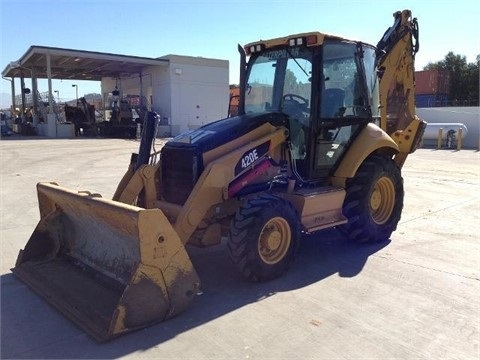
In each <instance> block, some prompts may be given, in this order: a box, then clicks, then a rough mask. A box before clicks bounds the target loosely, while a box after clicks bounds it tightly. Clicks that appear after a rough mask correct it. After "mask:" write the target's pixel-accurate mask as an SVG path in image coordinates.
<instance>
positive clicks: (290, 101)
mask: <svg viewBox="0 0 480 360" xmlns="http://www.w3.org/2000/svg"><path fill="white" fill-rule="evenodd" d="M282 108H283V111H284V112H285V113H286V114H288V115H290V116H295V115H299V114H302V113H303V112H308V110H307V109H308V99H305V98H304V97H302V96H300V95H297V94H285V95H283V106H282Z"/></svg>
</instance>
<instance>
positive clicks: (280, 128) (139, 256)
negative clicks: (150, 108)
mask: <svg viewBox="0 0 480 360" xmlns="http://www.w3.org/2000/svg"><path fill="white" fill-rule="evenodd" d="M239 51H240V58H241V71H240V98H239V105H238V115H237V116H234V117H228V118H225V119H222V120H218V121H216V122H212V123H209V124H207V125H204V126H203V127H201V128H199V129H196V130H193V131H190V132H187V133H185V134H181V135H179V136H177V137H175V138H173V139H172V140H170V141H169V142H167V143H166V144H165V145H164V146H163V147H162V149H161V151H160V152H159V153H156V152H152V150H151V149H152V142H153V141H154V138H155V128H156V125H157V122H158V121H157V117H156V116H155V114H154V113H151V112H150V113H148V115H147V116H146V118H145V123H144V130H143V137H142V140H141V142H140V149H139V152H138V154H132V160H131V163H130V165H129V167H128V170H127V172H126V173H125V175H124V177H123V178H122V179H121V181H120V183H119V185H118V187H117V190H116V192H115V194H114V196H113V199H111V200H110V199H105V198H102V197H101V196H100V195H98V194H92V193H90V192H88V191H73V190H69V189H67V188H64V187H61V186H59V185H58V184H56V183H39V184H38V185H37V193H38V201H39V207H40V217H41V219H40V222H39V223H38V225H37V227H36V229H35V230H34V232H33V234H32V235H31V238H30V239H29V241H28V243H27V245H26V247H25V249H24V250H21V251H20V254H19V256H18V259H17V262H16V265H15V267H14V268H13V269H12V271H13V272H14V274H15V275H17V276H18V277H19V278H20V279H21V280H23V281H24V282H25V283H27V284H28V285H29V286H30V287H31V288H33V289H34V290H35V291H36V292H38V294H39V295H41V296H42V297H44V298H45V299H46V300H47V301H48V302H49V303H50V304H52V305H53V306H55V307H56V308H57V309H59V310H60V311H61V312H63V313H64V314H65V315H66V316H68V317H69V318H70V319H72V320H73V321H74V322H75V323H76V324H78V325H79V326H81V327H82V328H83V329H84V330H85V331H87V332H88V333H90V334H91V335H92V336H94V337H95V338H96V339H97V340H99V341H104V340H108V339H111V338H113V337H116V336H118V335H120V334H124V333H126V332H128V331H132V330H134V329H138V328H142V327H145V326H148V325H151V324H154V323H157V322H160V321H163V320H165V319H168V318H170V317H172V316H174V315H176V314H178V313H180V312H182V311H183V310H184V309H185V308H186V307H187V306H188V304H189V303H190V302H191V301H192V300H193V299H194V298H195V296H196V294H197V293H198V292H199V289H200V280H199V277H198V275H197V273H196V271H195V269H194V266H193V264H192V262H191V261H190V258H189V255H188V253H187V250H186V245H196V246H200V247H207V246H214V245H217V244H220V243H221V242H222V241H224V242H225V243H226V248H227V249H228V254H229V257H230V258H231V260H232V264H233V266H234V267H236V268H237V269H238V271H239V273H240V274H241V275H242V276H243V277H244V278H245V279H247V280H250V281H267V280H271V279H275V278H277V277H279V276H281V275H282V274H283V273H284V272H285V271H287V269H288V268H289V266H290V265H291V263H292V261H293V259H294V256H295V252H296V250H297V248H298V246H299V242H300V237H301V235H302V234H304V233H312V232H316V231H318V230H321V229H326V228H332V227H337V228H338V229H340V230H341V231H342V232H343V233H344V234H345V236H346V237H348V238H349V239H350V240H352V241H355V242H378V241H383V240H386V239H388V238H389V237H390V236H391V234H392V232H393V231H394V230H395V229H396V227H397V224H398V222H399V220H400V216H401V212H402V208H403V199H404V189H403V179H402V176H401V168H402V166H403V164H404V162H405V160H406V158H407V156H408V154H410V153H412V152H413V151H415V149H416V147H417V146H418V144H419V142H420V139H421V137H422V134H423V131H424V129H425V125H426V124H425V122H424V121H422V120H420V119H419V118H418V117H417V116H416V115H415V106H414V78H413V76H414V56H415V53H416V52H417V51H418V26H417V21H416V19H413V18H412V16H411V12H410V11H409V10H404V11H399V12H396V13H395V14H394V24H393V25H392V26H391V27H390V28H388V30H387V31H386V32H385V34H384V35H383V37H382V38H381V40H380V42H379V43H378V45H377V46H376V47H375V46H372V45H368V44H366V43H363V42H360V41H352V40H347V39H343V38H341V37H338V36H332V35H327V34H323V33H319V32H309V33H302V34H297V35H291V36H286V37H281V38H275V39H271V40H261V41H256V42H252V43H250V44H247V45H245V46H244V47H243V48H242V47H241V46H239ZM247 57H248V58H249V60H248V62H247Z"/></svg>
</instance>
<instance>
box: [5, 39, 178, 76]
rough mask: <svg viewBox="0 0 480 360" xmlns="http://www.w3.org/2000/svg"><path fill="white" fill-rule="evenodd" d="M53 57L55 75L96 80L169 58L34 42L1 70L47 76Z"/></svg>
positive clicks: (136, 69) (160, 62) (164, 62)
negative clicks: (48, 63)
mask: <svg viewBox="0 0 480 360" xmlns="http://www.w3.org/2000/svg"><path fill="white" fill-rule="evenodd" d="M48 56H49V57H50V68H51V76H50V77H51V78H52V79H64V80H97V81H100V80H101V79H102V78H103V77H122V76H128V75H131V74H138V73H140V72H141V71H142V69H143V68H144V67H145V66H149V65H157V66H158V65H164V66H167V65H168V63H169V60H168V59H166V58H148V57H140V56H130V55H119V54H111V53H102V52H96V51H85V50H74V49H64V48H57V47H47V46H37V45H33V46H30V48H29V49H28V50H27V52H26V53H25V54H24V55H23V56H22V57H21V58H20V59H19V60H17V61H12V62H10V63H9V64H8V65H7V66H6V67H5V69H4V70H3V71H2V76H3V77H20V76H22V75H23V77H25V78H30V77H36V78H39V79H41V78H48V67H47V61H48Z"/></svg>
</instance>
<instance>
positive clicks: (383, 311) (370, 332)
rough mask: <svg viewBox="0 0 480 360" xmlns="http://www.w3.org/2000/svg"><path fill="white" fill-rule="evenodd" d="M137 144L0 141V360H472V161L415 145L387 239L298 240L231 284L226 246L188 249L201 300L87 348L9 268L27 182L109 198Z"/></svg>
mask: <svg viewBox="0 0 480 360" xmlns="http://www.w3.org/2000/svg"><path fill="white" fill-rule="evenodd" d="M137 148H138V142H136V141H132V140H120V139H65V140H60V139H37V138H34V139H21V140H15V139H10V140H2V141H0V151H1V153H0V154H1V164H0V165H1V167H0V179H1V186H0V203H1V207H0V209H1V224H0V243H1V263H0V279H1V288H0V290H1V319H0V322H1V328H0V329H1V358H2V359H9V358H12V359H13V358H14V359H20V358H22V359H25V358H32V359H33V358H35V359H39V358H48V359H60V358H62V359H63V358H71V359H99V358H128V359H152V358H162V359H462V360H466V359H478V358H479V357H480V280H479V279H480V262H479V261H480V260H479V258H480V234H479V230H480V228H479V225H478V224H479V223H480V201H479V200H480V192H479V190H480V153H479V152H476V151H472V150H462V151H459V152H456V151H449V150H441V151H436V150H429V149H420V150H418V151H417V152H416V153H415V154H413V155H411V156H410V157H409V159H407V162H406V165H405V167H404V171H403V176H404V182H405V194H406V195H405V207H404V212H403V216H402V220H401V222H400V224H399V227H398V229H397V231H396V232H395V233H394V234H393V235H392V239H391V241H389V242H386V243H382V244H375V245H366V246H356V245H350V244H348V243H347V242H346V241H345V240H344V239H343V238H342V237H341V235H340V234H338V233H337V232H336V231H335V230H329V231H324V232H320V233H317V234H314V235H310V236H307V237H305V238H304V239H303V241H302V244H301V248H300V251H299V254H298V257H297V260H296V262H295V264H294V266H293V267H292V269H291V270H290V271H289V273H288V274H286V275H285V276H284V277H282V278H280V279H277V280H275V281H272V282H269V283H265V284H251V283H247V282H245V281H243V280H242V279H241V278H240V277H239V276H238V274H237V273H236V272H235V270H234V269H233V267H232V266H231V265H230V263H229V260H228V257H227V254H226V251H225V248H224V245H221V246H217V247H212V248H209V249H196V248H189V249H188V251H189V253H190V255H191V258H192V262H193V264H194V266H195V268H196V269H197V271H198V273H199V275H200V278H201V280H202V291H203V293H202V295H199V296H198V297H197V299H195V301H194V302H193V304H192V306H191V307H190V308H189V309H187V311H186V312H184V313H182V314H181V315H179V316H178V317H176V318H174V319H172V320H169V321H167V322H164V323H161V324H158V325H156V326H152V327H149V328H146V329H143V330H140V331H137V332H133V333H131V334H128V335H125V336H122V337H120V338H118V339H116V340H113V341H111V342H108V343H105V344H97V343H96V342H95V341H93V340H92V339H91V338H90V337H89V336H87V335H86V334H85V333H83V332H82V331H81V330H80V329H79V328H77V327H76V326H75V325H74V324H73V323H71V322H70V321H69V320H67V319H66V318H64V317H63V316H62V315H61V314H60V313H58V312H57V311H56V310H54V309H53V308H51V307H50V306H49V305H48V304H47V303H45V302H44V301H43V300H41V299H40V298H39V297H38V296H37V295H36V294H34V293H33V292H32V291H31V290H30V289H28V288H27V287H26V286H25V285H24V284H23V283H22V282H20V281H19V280H17V279H16V278H15V277H14V276H13V275H12V274H11V272H10V268H11V267H13V266H14V264H15V260H16V257H17V254H18V251H19V250H20V249H21V248H23V247H24V246H25V244H26V241H27V240H28V238H29V236H30V234H31V232H32V231H33V229H34V227H35V225H36V224H37V222H38V219H39V215H38V207H37V198H36V189H35V184H36V183H37V182H39V181H56V182H58V183H59V184H61V185H63V186H66V187H69V188H72V189H77V190H90V191H93V192H99V193H101V194H102V195H103V196H105V197H111V196H112V195H113V192H114V190H115V187H116V185H117V182H118V181H119V179H120V178H121V176H122V175H123V173H124V171H125V170H126V168H127V164H128V161H129V159H130V153H131V152H132V151H136V150H137Z"/></svg>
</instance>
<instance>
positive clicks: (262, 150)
mask: <svg viewBox="0 0 480 360" xmlns="http://www.w3.org/2000/svg"><path fill="white" fill-rule="evenodd" d="M269 148H270V141H267V142H264V143H263V144H261V145H258V146H256V147H254V148H253V149H250V150H248V151H247V152H245V153H244V154H243V155H242V157H241V158H240V160H239V161H238V163H237V165H236V166H235V176H237V175H238V174H240V173H241V172H242V171H244V170H245V169H246V168H248V167H249V166H250V165H252V164H253V163H254V162H255V161H257V160H258V159H260V158H261V157H262V156H264V155H265V154H266V153H268V149H269Z"/></svg>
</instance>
